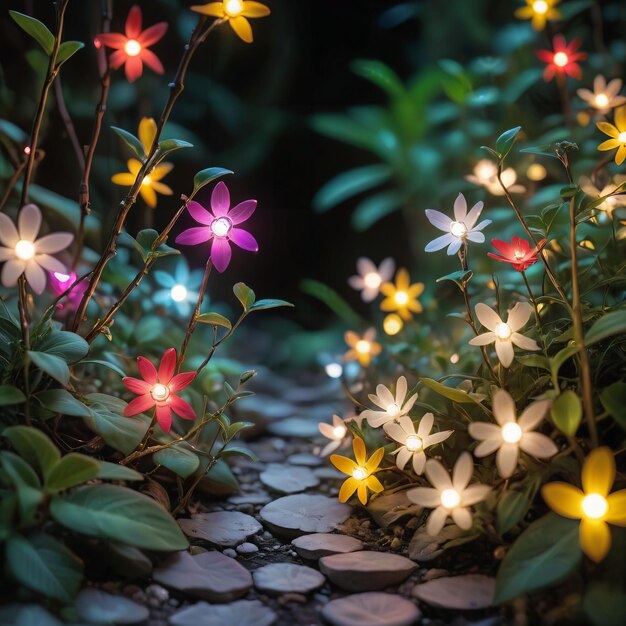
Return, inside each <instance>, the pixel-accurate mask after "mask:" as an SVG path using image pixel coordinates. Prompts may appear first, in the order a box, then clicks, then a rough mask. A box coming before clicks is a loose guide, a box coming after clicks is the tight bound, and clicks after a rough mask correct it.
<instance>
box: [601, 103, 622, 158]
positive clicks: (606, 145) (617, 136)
mask: <svg viewBox="0 0 626 626" xmlns="http://www.w3.org/2000/svg"><path fill="white" fill-rule="evenodd" d="M614 122H615V123H614V124H610V123H609V122H598V123H597V124H596V126H597V127H598V129H599V130H601V131H602V132H603V133H604V134H605V135H608V136H609V137H610V138H611V139H607V140H606V141H604V142H602V143H601V144H600V145H599V146H598V150H602V151H605V150H615V148H617V152H616V153H615V163H617V164H618V165H621V164H622V163H623V162H624V159H626V105H624V106H622V107H619V109H615V118H614Z"/></svg>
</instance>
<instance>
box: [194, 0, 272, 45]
mask: <svg viewBox="0 0 626 626" xmlns="http://www.w3.org/2000/svg"><path fill="white" fill-rule="evenodd" d="M191 10H192V11H195V12H196V13H202V14H203V15H209V16H210V17H217V18H219V19H222V20H227V21H228V23H229V24H230V26H231V28H232V29H233V30H234V31H235V33H236V34H237V35H238V36H239V38H240V39H243V41H245V42H246V43H252V41H253V36H252V27H251V26H250V22H249V21H248V20H247V18H256V17H267V16H268V15H269V14H270V10H269V7H266V6H265V5H264V4H261V3H260V2H250V1H249V0H223V2H209V4H202V5H196V6H193V7H191Z"/></svg>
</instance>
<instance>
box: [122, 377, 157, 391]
mask: <svg viewBox="0 0 626 626" xmlns="http://www.w3.org/2000/svg"><path fill="white" fill-rule="evenodd" d="M122 383H124V387H126V389H128V390H129V391H132V392H133V393H137V394H141V395H143V394H146V393H149V392H150V389H151V387H152V385H150V383H147V382H146V381H145V380H140V379H139V378H131V377H130V376H126V377H124V378H122Z"/></svg>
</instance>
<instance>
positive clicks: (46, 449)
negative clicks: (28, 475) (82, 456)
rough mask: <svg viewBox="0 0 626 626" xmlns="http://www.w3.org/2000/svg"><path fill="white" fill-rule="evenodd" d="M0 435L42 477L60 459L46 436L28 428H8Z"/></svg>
mask: <svg viewBox="0 0 626 626" xmlns="http://www.w3.org/2000/svg"><path fill="white" fill-rule="evenodd" d="M2 435H3V436H4V437H6V438H7V439H8V440H9V441H10V442H11V445H12V446H13V447H14V448H15V450H16V451H17V453H18V454H19V455H20V456H21V457H22V459H24V460H25V461H26V462H27V463H29V464H30V465H31V467H38V468H39V469H40V470H41V474H42V476H43V477H44V479H45V478H47V477H48V475H49V474H50V472H51V471H52V469H53V468H54V466H55V465H56V464H57V463H58V462H59V460H60V459H61V453H60V452H59V450H58V449H57V447H56V446H55V445H54V443H52V441H51V440H50V438H49V437H48V435H46V434H44V433H43V432H41V431H40V430H38V429H37V428H32V427H30V426H10V427H9V428H6V429H5V430H4V431H3V433H2Z"/></svg>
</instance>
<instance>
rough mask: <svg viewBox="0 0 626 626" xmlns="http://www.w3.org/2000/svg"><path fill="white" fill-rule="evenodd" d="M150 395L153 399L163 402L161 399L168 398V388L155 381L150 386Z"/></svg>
mask: <svg viewBox="0 0 626 626" xmlns="http://www.w3.org/2000/svg"><path fill="white" fill-rule="evenodd" d="M150 395H151V396H152V399H153V400H156V401H157V402H163V400H167V399H168V398H169V395H170V389H169V387H167V386H165V385H161V384H159V383H157V384H156V385H154V386H153V387H152V390H151V391H150Z"/></svg>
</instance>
